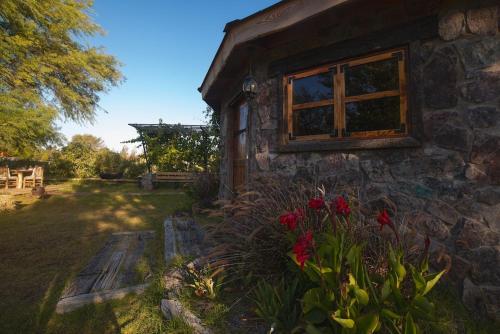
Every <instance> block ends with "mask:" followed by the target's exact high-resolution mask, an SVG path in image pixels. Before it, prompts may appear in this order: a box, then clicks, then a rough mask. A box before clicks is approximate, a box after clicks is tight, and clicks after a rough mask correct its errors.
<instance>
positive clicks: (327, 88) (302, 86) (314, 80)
mask: <svg viewBox="0 0 500 334" xmlns="http://www.w3.org/2000/svg"><path fill="white" fill-rule="evenodd" d="M332 89H333V81H332V73H330V72H326V73H321V74H317V75H311V76H309V77H305V78H300V79H295V80H294V81H293V104H300V103H307V102H315V101H321V100H328V99H333V90H332Z"/></svg>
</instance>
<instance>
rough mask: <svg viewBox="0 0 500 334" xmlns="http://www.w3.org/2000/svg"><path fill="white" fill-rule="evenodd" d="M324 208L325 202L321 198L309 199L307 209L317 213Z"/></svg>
mask: <svg viewBox="0 0 500 334" xmlns="http://www.w3.org/2000/svg"><path fill="white" fill-rule="evenodd" d="M324 206H325V200H324V199H323V197H316V198H311V199H310V200H309V207H310V208H311V209H315V210H317V211H319V210H321V209H322V208H323V207H324Z"/></svg>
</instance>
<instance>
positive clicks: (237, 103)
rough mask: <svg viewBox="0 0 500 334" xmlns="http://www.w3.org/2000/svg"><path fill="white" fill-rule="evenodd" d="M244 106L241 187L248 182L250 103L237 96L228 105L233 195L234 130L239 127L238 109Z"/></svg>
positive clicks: (233, 188)
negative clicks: (244, 123)
mask: <svg viewBox="0 0 500 334" xmlns="http://www.w3.org/2000/svg"><path fill="white" fill-rule="evenodd" d="M243 104H246V105H247V119H246V128H245V132H246V142H245V155H246V158H245V159H244V167H245V170H244V173H243V174H244V181H243V185H245V184H246V183H247V182H248V167H249V156H248V155H249V145H248V143H249V137H250V131H249V124H250V122H249V118H250V103H249V101H248V100H247V99H245V97H243V96H241V95H240V96H238V97H237V98H236V99H235V100H234V102H233V103H231V105H230V113H231V114H230V122H229V125H230V126H229V133H230V145H229V148H230V154H229V163H230V168H229V169H230V171H231V173H230V175H229V177H230V180H229V181H230V185H231V191H232V192H233V194H236V189H235V182H234V177H235V168H234V166H235V160H236V147H237V145H236V138H237V136H238V135H237V134H236V131H237V130H236V129H237V127H238V126H239V117H240V114H239V113H240V107H241V106H242V105H243Z"/></svg>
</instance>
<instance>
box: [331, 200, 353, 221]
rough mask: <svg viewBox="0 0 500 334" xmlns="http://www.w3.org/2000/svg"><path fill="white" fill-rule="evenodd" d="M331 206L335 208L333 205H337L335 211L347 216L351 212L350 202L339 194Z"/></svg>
mask: <svg viewBox="0 0 500 334" xmlns="http://www.w3.org/2000/svg"><path fill="white" fill-rule="evenodd" d="M331 207H332V210H333V207H335V212H336V213H337V214H338V215H341V216H344V217H347V216H349V214H350V213H351V208H350V207H349V204H348V203H347V202H346V200H345V199H344V197H342V196H338V197H337V198H336V199H335V200H334V201H332V203H331Z"/></svg>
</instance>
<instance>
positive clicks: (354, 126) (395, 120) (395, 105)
mask: <svg viewBox="0 0 500 334" xmlns="http://www.w3.org/2000/svg"><path fill="white" fill-rule="evenodd" d="M345 113H346V127H347V131H348V132H355V131H376V130H391V129H399V128H400V125H401V120H400V119H399V118H400V117H399V96H394V97H384V98H380V99H374V100H367V101H359V102H349V103H346V110H345Z"/></svg>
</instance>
